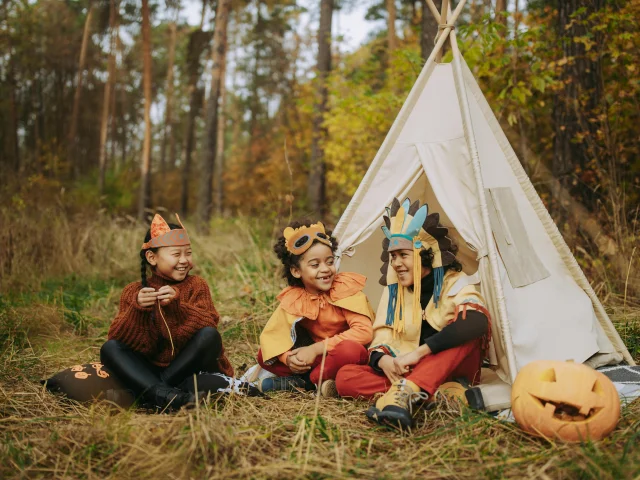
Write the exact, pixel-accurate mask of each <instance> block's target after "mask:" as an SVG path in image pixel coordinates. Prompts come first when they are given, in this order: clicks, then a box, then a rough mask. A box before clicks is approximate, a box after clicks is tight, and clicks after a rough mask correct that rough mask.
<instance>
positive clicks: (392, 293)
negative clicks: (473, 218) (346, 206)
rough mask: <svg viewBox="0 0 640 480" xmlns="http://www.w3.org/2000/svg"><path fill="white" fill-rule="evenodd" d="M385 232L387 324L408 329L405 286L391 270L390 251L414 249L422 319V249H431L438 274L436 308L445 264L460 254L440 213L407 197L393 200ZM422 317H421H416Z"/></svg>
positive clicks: (416, 295)
mask: <svg viewBox="0 0 640 480" xmlns="http://www.w3.org/2000/svg"><path fill="white" fill-rule="evenodd" d="M383 219H384V223H385V224H384V225H383V226H382V231H383V232H384V235H385V238H384V240H383V241H382V248H383V252H382V257H381V260H382V261H383V262H384V264H383V265H382V268H381V269H380V271H381V272H382V278H381V279H380V283H381V284H382V285H386V286H388V287H389V305H388V309H387V321H386V323H387V325H390V326H391V325H393V327H394V331H397V332H401V331H403V330H404V318H403V313H402V310H403V307H404V287H400V286H399V285H398V280H397V277H396V276H395V271H393V269H389V253H390V252H393V251H395V250H413V255H414V263H413V264H414V269H413V270H414V271H413V279H414V282H413V290H414V291H413V316H414V321H419V318H420V316H421V313H420V312H421V311H422V308H421V306H420V290H421V280H422V268H421V259H420V251H421V250H423V249H425V250H429V249H430V250H431V252H432V254H433V262H432V265H431V268H432V269H433V273H434V277H435V278H434V287H433V301H434V302H435V305H436V308H437V307H438V302H439V300H440V294H441V293H442V282H443V279H444V267H446V266H447V265H450V264H452V263H453V262H455V260H456V257H455V255H454V253H453V252H451V251H449V249H450V248H451V245H452V243H451V239H450V238H449V237H447V234H448V233H449V231H448V229H447V228H445V227H443V226H442V225H440V223H439V221H440V214H438V213H432V214H429V207H428V205H427V204H426V203H425V204H424V205H422V206H420V202H419V201H417V200H416V201H415V202H414V203H411V201H410V200H409V199H408V198H407V199H406V200H405V201H404V202H402V204H400V201H399V200H398V199H397V198H394V199H393V202H392V203H391V207H389V208H387V215H385V216H384V217H383ZM416 319H418V320H416Z"/></svg>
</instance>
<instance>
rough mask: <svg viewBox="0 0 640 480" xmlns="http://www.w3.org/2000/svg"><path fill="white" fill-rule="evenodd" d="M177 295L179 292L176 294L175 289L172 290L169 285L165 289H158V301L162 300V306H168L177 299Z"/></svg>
mask: <svg viewBox="0 0 640 480" xmlns="http://www.w3.org/2000/svg"><path fill="white" fill-rule="evenodd" d="M177 294H178V292H176V291H175V290H174V289H173V288H171V287H170V286H169V285H165V286H164V287H160V288H159V289H158V300H160V304H161V305H167V304H168V303H169V302H170V301H171V300H173V299H174V298H176V295H177Z"/></svg>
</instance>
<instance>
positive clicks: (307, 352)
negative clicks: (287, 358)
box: [291, 345, 318, 367]
mask: <svg viewBox="0 0 640 480" xmlns="http://www.w3.org/2000/svg"><path fill="white" fill-rule="evenodd" d="M291 355H295V356H296V358H297V359H298V360H299V361H300V362H301V363H302V364H303V365H306V366H308V367H311V364H312V363H313V362H314V361H315V359H316V357H317V356H318V354H317V353H316V349H315V347H314V345H310V346H308V347H301V348H296V349H295V350H292V351H291Z"/></svg>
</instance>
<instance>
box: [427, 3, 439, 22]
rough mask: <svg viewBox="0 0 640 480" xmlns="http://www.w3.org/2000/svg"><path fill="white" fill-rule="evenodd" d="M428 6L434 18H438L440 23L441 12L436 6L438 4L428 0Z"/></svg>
mask: <svg viewBox="0 0 640 480" xmlns="http://www.w3.org/2000/svg"><path fill="white" fill-rule="evenodd" d="M427 7H429V10H431V13H432V14H433V18H435V19H436V22H437V23H440V12H439V11H438V7H436V4H435V3H433V0H427Z"/></svg>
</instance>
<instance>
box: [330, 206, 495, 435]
mask: <svg viewBox="0 0 640 480" xmlns="http://www.w3.org/2000/svg"><path fill="white" fill-rule="evenodd" d="M439 219H440V215H439V214H438V213H432V214H431V215H428V207H427V205H426V204H425V205H423V206H422V207H420V205H419V202H415V203H413V204H411V202H410V201H409V199H407V200H405V201H404V202H403V203H402V205H401V204H400V202H399V201H398V199H394V200H393V203H392V205H391V208H389V209H387V216H385V217H384V221H385V225H384V226H383V227H382V230H383V231H384V234H385V237H386V238H385V239H384V240H383V250H384V252H383V256H382V258H383V260H385V265H384V266H383V267H382V273H383V277H382V279H381V280H380V283H382V284H383V285H385V287H386V288H385V289H384V292H383V295H382V298H381V299H380V306H379V307H378V312H377V314H376V320H375V322H374V326H373V330H374V337H373V341H372V342H371V346H370V348H369V352H370V358H369V362H368V365H347V366H346V367H344V368H342V369H341V370H340V371H339V372H338V375H337V378H336V384H337V390H338V393H339V394H340V395H341V396H344V397H354V398H357V397H363V398H372V397H374V396H375V395H376V394H379V393H384V395H383V396H381V397H380V398H379V399H378V400H377V401H376V403H375V405H372V406H371V408H369V410H368V411H367V416H368V417H369V418H370V419H372V420H374V421H376V422H378V423H386V424H391V425H393V426H399V427H400V428H411V427H412V425H413V419H412V408H411V406H412V403H414V402H415V401H417V400H420V399H428V398H429V396H431V395H433V394H434V393H435V392H436V390H437V389H438V387H440V385H442V384H443V383H444V382H446V381H448V380H449V379H454V378H458V377H462V378H465V379H466V380H467V381H468V382H469V383H476V382H478V381H479V380H480V367H481V366H482V358H483V353H484V351H485V350H486V347H487V345H488V342H489V339H490V332H491V330H490V326H491V325H490V316H489V312H488V310H487V308H486V306H485V301H484V298H483V297H482V295H481V294H480V291H479V288H478V285H477V281H476V280H475V279H474V278H473V277H470V276H468V275H466V274H464V273H463V272H462V271H461V270H462V265H461V264H460V263H459V262H458V260H457V259H456V256H455V254H456V252H457V247H456V246H455V245H453V243H452V241H451V240H450V239H449V238H448V237H447V233H448V230H447V229H446V228H444V227H443V226H442V225H440V223H439ZM389 266H391V268H389ZM385 392H386V393H385Z"/></svg>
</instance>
